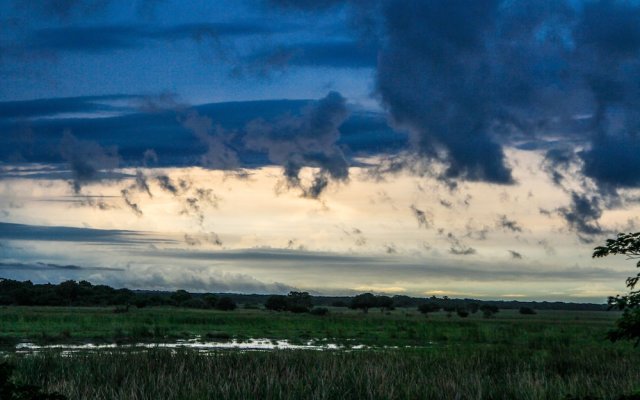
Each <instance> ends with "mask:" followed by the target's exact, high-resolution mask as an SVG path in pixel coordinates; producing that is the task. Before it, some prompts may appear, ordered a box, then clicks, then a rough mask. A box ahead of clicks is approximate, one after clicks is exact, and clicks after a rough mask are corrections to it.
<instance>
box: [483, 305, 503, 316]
mask: <svg viewBox="0 0 640 400" xmlns="http://www.w3.org/2000/svg"><path fill="white" fill-rule="evenodd" d="M480 311H482V316H483V317H485V318H491V317H493V316H494V314H496V313H497V312H499V311H500V309H499V308H498V307H497V306H492V305H490V304H483V305H482V306H480Z"/></svg>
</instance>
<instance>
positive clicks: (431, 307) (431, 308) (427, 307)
mask: <svg viewBox="0 0 640 400" xmlns="http://www.w3.org/2000/svg"><path fill="white" fill-rule="evenodd" d="M418 311H420V312H421V313H423V314H424V315H426V316H429V314H431V313H434V312H438V311H440V306H439V305H438V303H434V302H429V303H423V304H420V305H419V306H418Z"/></svg>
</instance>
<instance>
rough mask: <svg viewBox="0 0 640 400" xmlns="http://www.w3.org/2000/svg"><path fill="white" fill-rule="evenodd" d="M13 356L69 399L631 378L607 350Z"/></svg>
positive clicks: (447, 391) (29, 379)
mask: <svg viewBox="0 0 640 400" xmlns="http://www.w3.org/2000/svg"><path fill="white" fill-rule="evenodd" d="M16 362H17V366H18V369H17V374H16V378H17V380H18V381H20V382H23V383H28V384H34V385H38V386H43V388H44V389H46V390H48V391H57V392H60V393H62V394H64V395H66V396H68V397H69V398H70V399H105V400H106V399H109V400H118V399H123V400H124V399H140V400H141V399H217V398H220V399H221V398H224V399H302V398H304V399H346V398H354V399H356V398H360V399H563V398H565V397H566V396H569V395H571V396H587V395H590V396H596V397H597V398H598V399H615V398H616V397H617V396H618V395H620V394H623V393H631V392H633V391H634V390H637V389H638V383H639V382H640V357H639V354H638V353H633V354H629V353H628V352H627V351H625V350H623V349H613V348H607V349H599V350H598V349H595V348H589V349H578V348H571V349H569V350H567V349H566V348H564V347H555V348H554V347H548V348H546V349H544V350H530V349H525V348H516V347H513V346H503V345H496V346H489V347H487V346H484V347H478V348H473V347H457V348H439V349H435V350H424V349H422V350H381V351H373V350H368V351H362V352H318V351H286V350H282V351H273V352H249V353H242V352H220V353H216V354H214V355H202V354H198V353H196V352H193V351H181V352H178V353H172V352H170V351H166V350H152V351H149V352H143V353H132V352H115V353H104V354H95V353H92V354H84V355H74V356H73V357H62V356H60V354H42V355H37V356H31V357H22V358H17V359H16Z"/></svg>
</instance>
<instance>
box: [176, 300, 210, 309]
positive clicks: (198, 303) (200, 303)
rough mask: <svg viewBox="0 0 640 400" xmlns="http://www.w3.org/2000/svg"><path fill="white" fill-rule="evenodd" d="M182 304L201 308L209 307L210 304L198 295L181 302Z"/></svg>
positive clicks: (187, 306) (182, 305) (186, 306)
mask: <svg viewBox="0 0 640 400" xmlns="http://www.w3.org/2000/svg"><path fill="white" fill-rule="evenodd" d="M180 306H181V307H185V308H200V309H204V308H209V305H208V304H207V302H206V301H204V300H203V299H200V298H197V297H194V298H191V299H189V300H185V301H183V302H182V303H181V304H180Z"/></svg>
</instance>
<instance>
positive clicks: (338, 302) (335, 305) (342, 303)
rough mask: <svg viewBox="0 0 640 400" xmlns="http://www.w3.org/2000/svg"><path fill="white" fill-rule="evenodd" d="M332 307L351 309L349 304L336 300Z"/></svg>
mask: <svg viewBox="0 0 640 400" xmlns="http://www.w3.org/2000/svg"><path fill="white" fill-rule="evenodd" d="M331 307H349V304H347V303H346V302H345V301H342V300H336V301H334V302H333V303H331Z"/></svg>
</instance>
